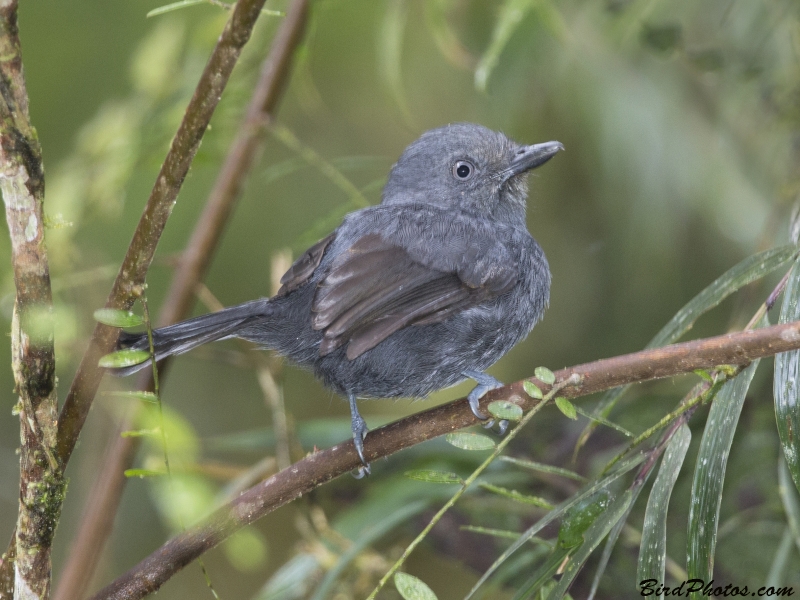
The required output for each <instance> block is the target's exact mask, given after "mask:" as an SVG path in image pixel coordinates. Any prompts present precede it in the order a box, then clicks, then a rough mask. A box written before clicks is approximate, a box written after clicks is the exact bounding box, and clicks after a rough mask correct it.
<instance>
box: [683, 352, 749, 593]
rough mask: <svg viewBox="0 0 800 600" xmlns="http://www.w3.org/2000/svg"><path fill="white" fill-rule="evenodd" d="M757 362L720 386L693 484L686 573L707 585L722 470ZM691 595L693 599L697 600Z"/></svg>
mask: <svg viewBox="0 0 800 600" xmlns="http://www.w3.org/2000/svg"><path fill="white" fill-rule="evenodd" d="M758 362H759V361H757V360H756V361H753V363H752V364H751V365H750V366H749V367H747V368H746V369H745V370H744V371H742V372H741V373H740V374H739V375H738V376H737V377H735V378H734V379H731V380H729V381H727V382H725V384H724V385H723V386H722V389H721V390H720V391H719V393H718V394H717V397H716V399H715V400H714V403H713V404H712V405H711V411H710V412H709V415H708V420H707V422H706V427H705V430H704V431H703V439H702V441H701V442H700V451H699V452H698V454H697V464H696V466H695V471H694V480H693V481H692V495H691V500H690V506H691V508H690V510H689V533H688V540H687V549H686V571H687V573H688V575H689V578H690V579H694V578H700V579H704V580H705V581H710V580H711V578H712V576H713V572H714V552H715V550H716V545H717V525H718V522H719V507H720V503H721V502H722V484H723V482H724V480H725V467H726V466H727V463H728V454H729V452H730V449H731V443H732V442H733V434H734V432H735V431H736V425H737V423H738V422H739V415H740V414H741V411H742V405H743V404H744V398H745V395H746V394H747V389H748V388H749V387H750V382H751V381H752V379H753V374H754V373H755V371H756V368H757V367H758ZM699 597H700V596H699V594H692V598H699Z"/></svg>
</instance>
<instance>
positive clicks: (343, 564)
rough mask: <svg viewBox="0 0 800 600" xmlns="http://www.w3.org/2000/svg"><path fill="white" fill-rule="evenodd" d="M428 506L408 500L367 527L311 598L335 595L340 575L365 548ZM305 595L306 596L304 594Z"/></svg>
mask: <svg viewBox="0 0 800 600" xmlns="http://www.w3.org/2000/svg"><path fill="white" fill-rule="evenodd" d="M427 506H428V502H427V501H424V500H417V501H415V502H410V503H408V502H406V503H405V504H403V505H402V506H400V507H399V508H398V509H396V510H395V511H394V512H391V513H390V514H388V515H386V516H384V517H383V518H382V519H381V520H380V521H378V522H377V523H374V524H373V525H371V526H369V527H367V528H365V529H364V531H362V532H361V533H360V534H359V536H358V537H357V538H356V539H355V540H353V543H352V544H350V546H349V547H348V548H347V550H346V551H345V552H344V553H343V554H342V555H341V556H340V557H339V560H337V561H336V564H335V565H334V566H333V567H332V568H330V569H328V570H327V572H326V573H325V577H324V578H323V579H322V581H321V582H320V584H319V586H318V587H317V589H316V591H315V592H314V595H313V596H312V597H311V599H310V600H326V599H327V598H331V597H333V596H334V594H333V593H332V592H333V588H334V586H335V584H336V582H337V580H338V579H339V576H340V575H341V574H342V573H344V571H345V570H346V569H347V568H348V567H349V566H350V565H351V564H352V563H353V561H354V560H355V559H356V558H357V557H358V556H359V555H360V554H361V553H362V552H363V551H364V549H365V548H367V547H368V546H371V545H372V544H373V543H374V542H376V541H378V540H379V539H381V538H382V537H383V536H385V535H386V534H387V533H389V532H390V531H391V530H392V529H394V528H395V527H397V526H398V525H400V524H401V523H403V522H405V521H407V520H409V519H410V518H412V517H414V516H416V515H418V514H419V513H421V512H422V511H423V510H425V508H426V507H427ZM384 514H385V513H384ZM362 516H363V513H362ZM340 533H341V532H340ZM304 597H306V596H305V595H304Z"/></svg>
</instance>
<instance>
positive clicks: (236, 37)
mask: <svg viewBox="0 0 800 600" xmlns="http://www.w3.org/2000/svg"><path fill="white" fill-rule="evenodd" d="M264 3H265V0H239V1H238V2H237V3H236V6H235V7H234V8H233V10H232V11H231V16H230V18H229V19H228V22H227V23H226V25H225V28H224V30H223V32H222V34H221V35H220V37H219V39H218V40H217V44H216V46H215V48H214V51H213V53H212V54H211V57H210V58H209V61H208V63H207V64H206V67H205V70H204V71H203V74H202V76H201V77H200V81H199V83H198V85H197V88H196V89H195V93H194V96H193V97H192V99H191V101H190V102H189V105H188V107H187V109H186V113H185V115H184V117H183V120H182V121H181V124H180V126H179V128H178V131H177V133H176V134H175V137H174V138H173V140H172V144H171V146H170V149H169V152H168V153H167V156H166V158H165V159H164V164H163V165H162V167H161V170H160V172H159V174H158V178H157V179H156V183H155V185H154V187H153V190H152V192H151V193H150V197H149V199H148V201H147V204H146V206H145V209H144V213H143V214H142V217H141V219H140V221H139V224H138V226H137V228H136V231H135V232H134V234H133V239H132V240H131V243H130V246H129V247H128V252H127V254H126V255H125V259H124V260H123V262H122V265H121V267H120V270H119V273H118V275H117V278H116V280H115V281H114V285H113V287H112V290H111V293H110V294H109V297H108V300H107V302H106V306H107V307H111V308H129V307H130V306H131V305H132V304H133V302H134V300H135V299H136V296H137V294H138V292H139V291H140V290H141V286H142V285H143V283H144V281H145V275H146V274H147V270H148V268H149V267H150V263H151V262H152V260H153V255H154V254H155V250H156V246H157V245H158V241H159V239H160V237H161V234H162V232H163V231H164V227H165V225H166V222H167V219H168V218H169V215H170V214H171V213H172V208H173V207H174V205H175V201H176V199H177V197H178V192H179V191H180V188H181V185H182V184H183V180H184V179H185V177H186V174H187V173H188V171H189V166H190V165H191V163H192V160H193V159H194V155H195V154H196V152H197V149H198V148H199V146H200V141H201V140H202V138H203V134H204V133H205V130H206V128H207V127H208V123H209V121H210V120H211V116H212V115H213V113H214V109H215V108H216V106H217V104H218V103H219V100H220V98H221V96H222V92H223V90H224V88H225V86H226V84H227V82H228V79H229V78H230V75H231V72H232V71H233V67H234V66H235V65H236V62H237V60H238V58H239V55H240V53H241V50H242V47H243V46H244V45H245V43H246V42H247V40H249V39H250V35H251V33H252V31H253V27H254V26H255V23H256V20H257V19H258V16H259V14H260V12H261V9H262V7H263V5H264ZM16 6H17V1H16V0H0V13H2V14H1V15H0V20H3V19H4V20H3V25H4V29H5V30H4V31H3V32H0V33H3V34H5V35H4V39H5V37H6V36H8V39H9V40H16V31H17V23H16ZM18 48H19V44H18V41H17V42H13V43H12V44H11V46H10V47H9V48H8V50H9V51H10V52H9V53H4V54H3V56H4V59H3V61H0V62H2V64H3V68H4V69H6V68H8V67H9V66H11V67H12V68H13V65H14V64H16V63H18V64H17V66H18V67H19V75H18V79H14V78H12V79H9V81H10V82H11V83H12V84H17V83H18V81H21V73H22V72H21V62H19V61H18V60H15V59H14V58H13V57H14V51H15V50H18ZM7 56H11V57H12V58H11V59H8V60H7V59H6V58H5V57H7ZM22 89H24V88H22ZM9 99H12V97H11V96H6V97H5V98H3V100H6V101H8V100H9ZM13 100H14V101H15V102H17V104H18V106H20V107H25V109H24V112H25V113H27V99H25V100H24V102H22V101H19V100H18V96H13ZM32 181H35V180H32ZM42 190H43V188H42ZM41 222H42V221H40V223H41ZM118 335H119V330H118V329H115V328H112V327H107V326H105V325H97V327H95V330H94V333H93V334H92V338H91V340H90V342H89V347H88V348H87V350H86V352H85V353H84V356H83V358H82V360H81V364H80V366H79V367H78V371H77V373H76V375H75V379H74V380H73V382H72V386H71V388H70V390H69V393H68V395H67V398H66V400H65V402H64V406H63V408H62V410H61V414H60V415H59V420H58V432H57V439H56V440H55V459H56V460H57V461H58V463H59V467H60V469H58V470H60V471H61V472H63V471H64V469H65V468H66V465H67V463H68V462H69V458H70V456H71V454H72V451H73V449H74V448H75V444H76V443H77V441H78V436H79V434H80V431H81V429H82V427H83V424H84V422H85V421H86V417H87V415H88V413H89V408H90V407H91V405H92V401H93V399H94V396H95V394H96V392H97V388H98V386H99V385H100V380H101V379H102V377H103V370H102V369H100V368H99V367H98V365H97V361H98V360H99V359H100V357H101V356H103V355H104V354H107V353H108V352H110V351H111V350H112V349H113V347H114V344H115V343H116V340H117V336H118ZM55 409H56V407H54V408H53V410H55ZM54 497H55V496H54ZM61 500H62V499H61V498H60V497H59V500H58V507H59V508H60V505H61ZM51 512H52V511H51ZM52 514H57V512H55V513H52ZM53 529H54V528H53ZM3 556H4V557H5V558H4V559H2V560H0V598H6V597H10V596H9V595H7V593H6V590H7V589H8V588H9V586H10V582H11V581H13V580H14V575H13V571H12V569H11V565H12V561H11V560H9V557H10V556H11V554H10V553H9V552H8V551H7V552H6V553H5V554H4V555H3ZM19 556H20V555H19V553H17V558H19Z"/></svg>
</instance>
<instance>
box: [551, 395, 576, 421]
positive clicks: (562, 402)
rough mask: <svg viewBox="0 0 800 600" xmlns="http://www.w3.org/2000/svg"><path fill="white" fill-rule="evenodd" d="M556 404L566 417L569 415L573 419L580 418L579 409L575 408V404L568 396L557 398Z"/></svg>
mask: <svg viewBox="0 0 800 600" xmlns="http://www.w3.org/2000/svg"><path fill="white" fill-rule="evenodd" d="M556 406H557V407H558V410H560V411H561V412H562V413H564V416H565V417H568V418H570V419H572V420H573V421H574V420H575V419H577V418H578V411H577V410H575V405H574V404H572V402H570V401H569V400H567V399H566V398H564V397H562V396H559V397H558V398H556Z"/></svg>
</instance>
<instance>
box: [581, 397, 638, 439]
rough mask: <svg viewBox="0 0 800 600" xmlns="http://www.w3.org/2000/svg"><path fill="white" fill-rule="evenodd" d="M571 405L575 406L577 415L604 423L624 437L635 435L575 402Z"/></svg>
mask: <svg viewBox="0 0 800 600" xmlns="http://www.w3.org/2000/svg"><path fill="white" fill-rule="evenodd" d="M573 406H574V407H575V412H577V413H578V414H579V415H581V416H584V417H586V418H587V419H589V420H591V421H594V422H596V423H598V424H599V425H605V426H606V427H610V428H611V429H613V430H615V431H619V432H620V433H621V434H622V435H624V436H625V437H629V438H632V437H636V436H634V435H633V434H632V433H631V432H630V431H628V430H627V429H625V428H624V427H623V426H622V425H617V424H616V423H614V422H613V421H609V420H608V419H604V418H603V417H600V416H598V415H596V414H594V413H590V412H589V411H586V410H583V409H582V408H581V407H580V406H578V405H577V404H573Z"/></svg>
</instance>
